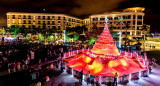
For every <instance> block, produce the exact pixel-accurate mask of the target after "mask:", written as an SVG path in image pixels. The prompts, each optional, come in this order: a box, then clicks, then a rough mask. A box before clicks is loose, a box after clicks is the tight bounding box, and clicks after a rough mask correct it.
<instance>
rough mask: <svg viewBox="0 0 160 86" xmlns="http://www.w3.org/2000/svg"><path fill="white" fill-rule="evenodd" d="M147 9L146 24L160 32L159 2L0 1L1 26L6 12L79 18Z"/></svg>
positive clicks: (93, 0)
mask: <svg viewBox="0 0 160 86" xmlns="http://www.w3.org/2000/svg"><path fill="white" fill-rule="evenodd" d="M136 6H139V7H145V8H146V10H145V18H144V23H145V24H149V25H151V32H155V31H156V32H160V30H159V29H160V23H159V21H158V20H160V4H159V2H158V0H0V26H3V25H6V12H35V13H36V12H43V9H46V12H47V13H62V14H67V15H71V16H75V17H78V18H82V19H83V18H87V17H88V16H89V15H91V14H98V13H104V12H112V11H122V10H123V9H125V8H129V7H136Z"/></svg>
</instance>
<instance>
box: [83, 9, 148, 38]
mask: <svg viewBox="0 0 160 86" xmlns="http://www.w3.org/2000/svg"><path fill="white" fill-rule="evenodd" d="M144 10H145V8H142V7H135V8H127V9H124V10H123V12H111V13H104V14H96V15H91V16H89V18H86V19H84V21H85V25H86V27H87V28H88V29H89V30H91V29H92V27H93V26H95V25H96V26H97V27H98V28H104V25H105V18H108V19H109V21H108V24H109V28H110V29H112V31H113V32H119V31H120V27H121V26H120V21H119V18H123V24H122V37H124V36H125V34H128V38H131V37H142V36H143V34H144V32H147V33H149V31H150V26H149V25H146V26H147V30H146V31H143V30H142V28H143V24H144V22H143V20H144V15H145V14H144V12H143V11H144ZM126 24H128V25H129V28H127V27H126Z"/></svg>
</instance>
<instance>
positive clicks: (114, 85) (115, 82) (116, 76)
mask: <svg viewBox="0 0 160 86" xmlns="http://www.w3.org/2000/svg"><path fill="white" fill-rule="evenodd" d="M117 78H118V74H117V73H115V75H114V84H113V86H117Z"/></svg>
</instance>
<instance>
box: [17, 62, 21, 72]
mask: <svg viewBox="0 0 160 86" xmlns="http://www.w3.org/2000/svg"><path fill="white" fill-rule="evenodd" d="M17 69H18V71H20V70H21V62H17Z"/></svg>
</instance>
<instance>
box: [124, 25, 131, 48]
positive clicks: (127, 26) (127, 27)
mask: <svg viewBox="0 0 160 86" xmlns="http://www.w3.org/2000/svg"><path fill="white" fill-rule="evenodd" d="M129 28H130V26H129V23H126V32H125V35H126V36H125V47H126V46H127V35H128V34H127V30H128V29H129Z"/></svg>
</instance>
